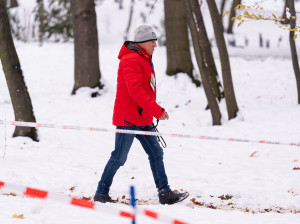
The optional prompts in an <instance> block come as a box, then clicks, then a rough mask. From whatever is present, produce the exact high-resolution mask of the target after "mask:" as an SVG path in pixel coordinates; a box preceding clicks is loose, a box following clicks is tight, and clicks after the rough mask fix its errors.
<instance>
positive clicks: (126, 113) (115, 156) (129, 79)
mask: <svg viewBox="0 0 300 224" xmlns="http://www.w3.org/2000/svg"><path fill="white" fill-rule="evenodd" d="M156 41H157V38H156V35H155V33H154V32H153V30H152V27H151V26H147V25H142V26H139V27H138V28H137V30H136V33H135V36H134V42H131V41H125V43H124V45H123V46H122V48H121V50H120V53H119V56H118V58H119V59H120V64H119V70H118V79H117V92H116V99H115V106H114V113H113V125H115V126H117V129H125V130H147V131H154V130H153V126H152V121H153V116H154V117H155V118H157V119H159V120H168V119H169V115H168V113H167V112H166V111H165V109H164V108H162V107H161V106H160V105H158V104H157V103H156V81H155V72H154V67H153V63H152V54H153V52H154V49H155V47H156V46H157V45H156ZM134 138H137V139H138V140H139V141H140V143H141V145H142V146H143V148H144V150H145V152H146V153H147V154H148V159H149V162H150V167H151V171H152V174H153V178H154V182H155V185H156V188H157V189H158V197H159V202H160V203H161V204H173V203H176V202H179V201H182V200H184V199H185V198H187V197H188V195H189V194H188V193H187V192H186V193H179V192H174V191H172V190H171V189H170V187H169V184H168V178H167V175H166V173H165V168H164V162H163V150H162V148H161V147H160V145H159V143H158V140H157V138H156V136H150V135H135V134H122V133H116V137H115V150H114V151H113V152H112V153H111V157H110V159H109V161H108V162H107V164H106V166H105V169H104V171H103V174H102V177H101V180H100V181H99V184H98V188H97V191H96V194H95V196H94V201H99V202H102V203H106V202H113V201H112V199H111V198H110V196H109V188H110V186H111V184H112V181H113V177H114V175H115V174H116V172H117V170H118V169H119V168H120V166H123V165H124V164H125V162H126V159H127V155H128V152H129V150H130V147H131V145H132V142H133V139H134Z"/></svg>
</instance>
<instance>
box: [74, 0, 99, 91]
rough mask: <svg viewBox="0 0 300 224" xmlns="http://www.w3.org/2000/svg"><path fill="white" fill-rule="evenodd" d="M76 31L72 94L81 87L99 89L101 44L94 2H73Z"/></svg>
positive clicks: (90, 0)
mask: <svg viewBox="0 0 300 224" xmlns="http://www.w3.org/2000/svg"><path fill="white" fill-rule="evenodd" d="M71 10H72V23H73V31H74V52H75V84H74V88H73V91H72V94H76V91H77V90H78V89H79V88H80V87H91V88H95V87H99V88H100V89H101V88H102V87H103V85H102V84H101V82H100V78H101V73H100V66H99V54H98V52H99V44H98V31H97V23H96V12H95V2H94V0H84V1H82V0H71Z"/></svg>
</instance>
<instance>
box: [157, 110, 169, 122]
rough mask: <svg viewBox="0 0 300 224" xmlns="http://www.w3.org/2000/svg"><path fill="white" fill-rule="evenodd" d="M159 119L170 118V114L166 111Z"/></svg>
mask: <svg viewBox="0 0 300 224" xmlns="http://www.w3.org/2000/svg"><path fill="white" fill-rule="evenodd" d="M159 120H169V115H168V113H167V112H166V111H165V112H164V113H163V114H162V115H161V116H160V118H159Z"/></svg>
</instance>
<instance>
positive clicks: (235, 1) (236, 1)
mask: <svg viewBox="0 0 300 224" xmlns="http://www.w3.org/2000/svg"><path fill="white" fill-rule="evenodd" d="M241 2H242V0H233V2H232V6H231V10H230V15H229V25H228V29H227V33H233V24H234V21H235V19H232V18H233V17H235V10H236V9H235V7H236V6H237V5H238V4H241Z"/></svg>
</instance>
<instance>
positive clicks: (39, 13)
mask: <svg viewBox="0 0 300 224" xmlns="http://www.w3.org/2000/svg"><path fill="white" fill-rule="evenodd" d="M37 8H38V10H37V15H36V17H37V18H36V19H37V20H38V22H39V43H40V46H42V45H43V41H44V35H45V19H46V16H45V7H44V1H43V0H37Z"/></svg>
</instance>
